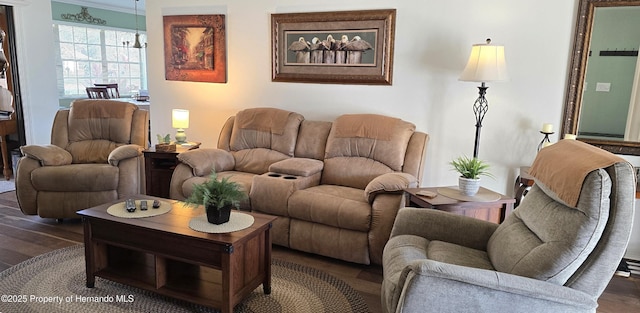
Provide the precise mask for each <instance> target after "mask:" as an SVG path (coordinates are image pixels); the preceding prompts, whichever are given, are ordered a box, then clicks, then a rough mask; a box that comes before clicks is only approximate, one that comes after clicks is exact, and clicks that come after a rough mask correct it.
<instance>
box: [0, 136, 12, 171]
mask: <svg viewBox="0 0 640 313" xmlns="http://www.w3.org/2000/svg"><path fill="white" fill-rule="evenodd" d="M8 139H9V136H7V135H4V136H0V149H1V150H2V166H3V168H2V174H3V175H4V179H6V180H10V179H11V175H12V174H13V171H12V170H11V166H10V165H9V152H8V151H7V140H8Z"/></svg>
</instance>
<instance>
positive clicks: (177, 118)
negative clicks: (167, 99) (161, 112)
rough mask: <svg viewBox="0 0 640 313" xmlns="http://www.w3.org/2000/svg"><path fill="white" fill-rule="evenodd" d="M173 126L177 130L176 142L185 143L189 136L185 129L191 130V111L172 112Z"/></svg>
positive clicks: (179, 110) (176, 110)
mask: <svg viewBox="0 0 640 313" xmlns="http://www.w3.org/2000/svg"><path fill="white" fill-rule="evenodd" d="M171 126H172V127H173V128H177V130H176V142H178V143H185V142H186V141H187V134H185V132H184V129H185V128H189V110H182V109H173V110H172V111H171Z"/></svg>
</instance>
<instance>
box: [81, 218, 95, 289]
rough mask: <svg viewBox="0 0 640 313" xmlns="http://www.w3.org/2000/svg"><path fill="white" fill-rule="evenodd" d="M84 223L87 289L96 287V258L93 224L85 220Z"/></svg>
mask: <svg viewBox="0 0 640 313" xmlns="http://www.w3.org/2000/svg"><path fill="white" fill-rule="evenodd" d="M82 223H83V226H84V259H85V268H86V272H87V288H93V287H95V285H96V275H95V272H96V258H95V253H94V250H93V249H94V246H93V242H92V240H91V223H89V221H88V220H86V219H84V218H83V219H82Z"/></svg>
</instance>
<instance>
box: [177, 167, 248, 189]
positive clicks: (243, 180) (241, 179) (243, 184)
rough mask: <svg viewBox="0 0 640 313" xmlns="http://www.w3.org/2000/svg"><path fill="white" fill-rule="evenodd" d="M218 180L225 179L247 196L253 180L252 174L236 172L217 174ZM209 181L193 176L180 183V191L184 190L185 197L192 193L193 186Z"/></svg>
mask: <svg viewBox="0 0 640 313" xmlns="http://www.w3.org/2000/svg"><path fill="white" fill-rule="evenodd" d="M217 175H218V179H223V178H227V179H228V180H229V181H230V182H234V183H237V184H239V185H240V188H241V189H242V190H243V191H246V192H247V194H249V192H250V191H251V182H252V180H253V176H255V175H254V174H251V173H243V172H236V171H226V172H219V173H217ZM207 180H209V176H195V177H191V178H189V179H187V180H185V181H184V182H183V183H182V190H184V194H185V195H190V194H191V193H192V192H193V186H194V185H199V184H202V183H204V182H206V181H207Z"/></svg>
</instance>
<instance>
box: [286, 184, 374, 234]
mask: <svg viewBox="0 0 640 313" xmlns="http://www.w3.org/2000/svg"><path fill="white" fill-rule="evenodd" d="M288 213H289V216H290V217H291V218H294V219H298V220H303V221H308V222H313V223H318V224H324V225H329V226H333V227H338V228H341V229H350V230H356V231H364V232H366V231H369V228H370V225H371V206H370V205H369V204H368V203H367V202H366V201H365V199H364V197H363V196H362V190H359V189H355V188H350V187H343V186H331V185H320V186H315V187H310V188H307V189H302V190H298V191H296V192H294V193H293V194H292V195H291V197H290V198H289V204H288Z"/></svg>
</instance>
